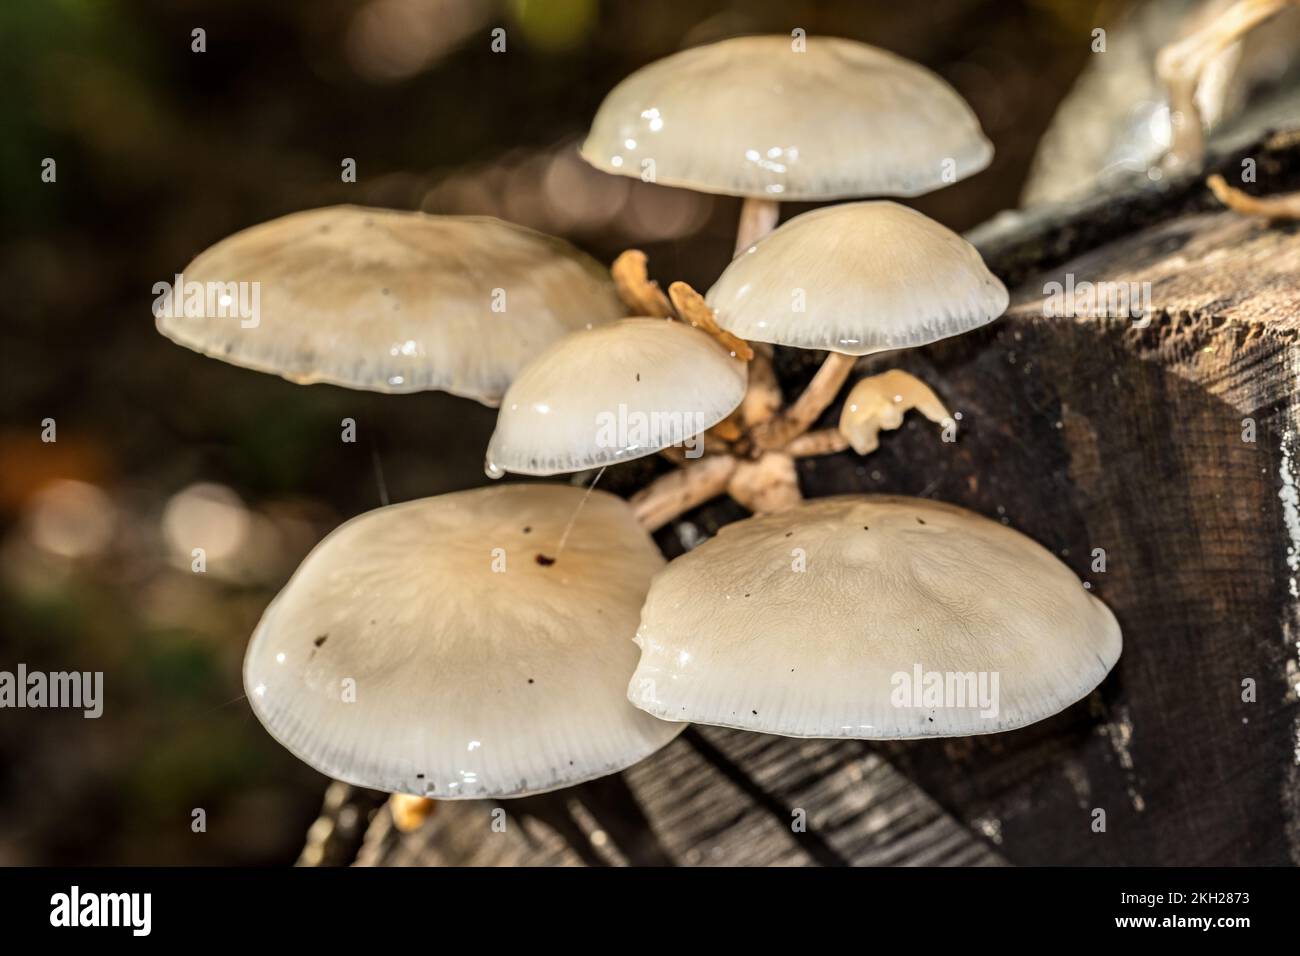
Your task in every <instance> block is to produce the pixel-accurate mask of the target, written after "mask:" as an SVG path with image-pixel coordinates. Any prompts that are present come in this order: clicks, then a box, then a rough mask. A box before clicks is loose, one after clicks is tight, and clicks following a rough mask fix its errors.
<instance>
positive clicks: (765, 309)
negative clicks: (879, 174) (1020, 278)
mask: <svg viewBox="0 0 1300 956" xmlns="http://www.w3.org/2000/svg"><path fill="white" fill-rule="evenodd" d="M706 299H707V301H708V303H709V305H710V306H712V307H713V308H714V309H716V310H717V315H718V324H719V325H721V326H722V327H723V328H724V329H726V330H727V331H728V332H731V333H733V334H735V335H738V336H740V337H741V338H743V339H749V340H750V341H754V342H771V343H773V344H775V345H789V346H793V347H795V348H804V349H827V350H829V351H832V352H843V353H844V354H846V355H868V354H870V353H872V352H883V351H886V350H888V349H898V348H909V347H912V346H917V345H926V344H928V343H930V342H936V341H938V340H939V339H944V338H948V337H949V336H953V335H960V334H961V333H963V332H969V331H970V330H971V329H974V328H978V327H979V326H981V325H986V324H987V323H989V322H992V321H993V320H994V319H996V318H997V317H998V316H999V315H1001V314H1002V313H1003V312H1004V311H1005V310H1006V307H1007V301H1008V297H1007V290H1006V287H1005V286H1004V285H1003V284H1002V283H1001V282H1000V281H998V279H997V277H996V276H994V275H993V273H991V272H989V270H988V268H987V267H986V266H985V265H984V260H983V259H981V258H980V254H979V252H978V251H977V250H976V249H975V247H974V246H972V245H971V244H970V243H969V242H967V241H966V240H965V239H963V238H962V237H961V236H959V235H957V234H956V233H955V232H953V231H952V230H951V229H947V228H945V227H943V226H941V225H939V223H937V222H935V221H934V220H933V219H930V218H929V217H927V216H925V215H922V214H921V213H919V212H917V211H916V210H915V209H909V208H907V207H906V206H900V205H898V204H897V203H892V202H888V201H880V202H859V203H846V204H844V205H840V206H828V207H826V208H824V209H815V210H813V211H812V212H806V213H804V214H803V215H801V216H795V217H794V218H793V219H791V220H790V221H789V222H787V223H786V224H785V225H783V226H781V227H780V228H779V229H777V230H776V231H775V232H772V233H771V234H769V235H768V236H767V237H765V238H764V239H762V240H761V241H759V242H758V243H755V244H754V245H753V246H751V247H750V248H749V249H748V250H747V251H745V252H743V253H741V254H740V255H739V256H737V257H736V258H735V259H734V260H733V261H732V263H731V265H729V266H728V267H727V269H726V271H725V272H723V273H722V275H721V277H719V279H718V281H717V282H716V283H714V285H713V288H711V289H710V290H709V293H708V295H707V296H706Z"/></svg>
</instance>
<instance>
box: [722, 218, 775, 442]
mask: <svg viewBox="0 0 1300 956" xmlns="http://www.w3.org/2000/svg"><path fill="white" fill-rule="evenodd" d="M780 215H781V204H780V203H779V202H777V201H776V200H774V199H753V198H750V199H746V200H745V202H744V203H743V204H742V205H741V207H740V224H739V225H738V226H737V228H736V250H735V252H734V253H733V258H734V257H735V256H738V255H740V254H741V253H742V252H744V251H745V250H746V249H748V248H749V247H750V246H752V245H753V244H754V243H756V242H758V240H760V239H762V238H763V237H764V236H766V235H767V234H768V233H769V232H771V231H772V230H773V229H774V228H775V227H776V221H777V219H778V218H779V217H780ZM781 403H782V396H781V387H780V385H778V384H777V381H776V372H774V371H773V370H772V351H771V348H770V347H767V346H759V347H758V348H756V349H754V357H753V359H751V360H750V363H749V387H748V388H747V389H746V390H745V401H744V402H743V403H742V405H741V414H742V416H743V419H744V422H745V425H746V426H747V427H749V428H753V427H755V426H756V425H761V424H763V423H764V422H766V421H768V420H769V419H770V418H771V417H772V416H773V415H775V414H776V412H777V409H779V408H780V407H781Z"/></svg>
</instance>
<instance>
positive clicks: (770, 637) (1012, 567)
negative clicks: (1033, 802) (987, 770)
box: [628, 496, 1121, 739]
mask: <svg viewBox="0 0 1300 956" xmlns="http://www.w3.org/2000/svg"><path fill="white" fill-rule="evenodd" d="M637 643H638V644H639V645H640V646H641V661H640V664H638V666H637V669H636V673H635V674H634V675H633V677H632V680H631V682H630V684H629V685H628V697H629V699H630V700H631V701H632V702H633V703H634V704H636V705H637V706H638V707H640V708H642V709H643V710H646V711H647V712H649V713H652V714H654V715H656V716H658V717H665V718H671V719H673V720H687V721H692V722H696V723H704V724H718V725H721V726H726V727H738V728H742V729H744V730H756V731H761V732H763V733H771V734H784V735H786V736H790V737H856V738H864V739H891V738H910V737H932V736H933V737H952V736H965V735H968V734H986V733H994V732H996V731H1003V730H1011V729H1013V728H1016V727H1023V726H1025V725H1026V724H1032V723H1033V722H1035V721H1037V720H1042V719H1043V718H1044V717H1048V716H1050V715H1052V714H1055V713H1056V712H1057V711H1059V710H1061V709H1063V708H1065V707H1067V706H1069V705H1070V704H1072V703H1074V702H1075V701H1077V700H1079V699H1080V698H1082V697H1083V696H1085V695H1086V694H1087V693H1088V692H1089V691H1091V690H1092V689H1093V688H1094V687H1096V686H1097V685H1098V684H1099V683H1100V682H1101V681H1102V679H1103V678H1104V677H1105V676H1106V674H1107V673H1108V672H1109V671H1110V669H1111V667H1113V666H1114V664H1115V661H1116V660H1117V659H1118V658H1119V654H1120V646H1121V642H1120V631H1119V626H1118V624H1116V622H1115V617H1114V615H1112V614H1111V612H1110V610H1109V609H1108V608H1107V607H1106V605H1104V604H1102V603H1101V601H1099V600H1098V599H1097V598H1095V597H1093V596H1092V595H1091V594H1089V593H1088V592H1087V591H1086V590H1085V589H1084V587H1083V585H1082V584H1081V583H1080V582H1079V579H1078V578H1076V577H1075V576H1074V574H1073V572H1071V571H1070V569H1069V568H1067V567H1066V566H1065V565H1064V564H1062V563H1061V562H1060V561H1058V560H1057V559H1056V558H1055V557H1054V556H1053V555H1052V554H1051V553H1050V552H1048V551H1047V550H1046V549H1045V548H1043V547H1041V546H1040V545H1038V544H1036V543H1035V542H1034V541H1032V540H1030V539H1029V538H1027V537H1025V536H1024V535H1022V534H1020V533H1019V532H1017V531H1013V530H1012V529H1011V528H1008V527H1006V526H1004V525H1002V524H999V523H998V522H996V521H990V520H988V519H987V518H983V517H980V516H979V515H976V514H974V513H972V512H969V511H964V510H962V509H961V508H955V507H952V506H950V505H945V504H939V503H937V502H933V501H929V500H925V499H920V498H893V497H877V496H852V497H837V498H824V499H819V500H816V501H812V502H808V503H806V504H804V505H801V506H799V507H798V508H795V509H793V510H789V511H785V512H781V513H779V514H773V515H765V516H762V517H753V518H747V519H745V520H743V521H739V522H736V523H735V524H730V525H727V526H725V527H723V528H722V529H721V531H720V532H719V533H718V535H717V536H716V537H714V538H712V539H710V540H709V541H706V542H705V543H704V544H702V545H700V546H698V547H696V548H695V549H694V550H692V551H689V552H687V553H686V554H684V555H682V556H681V557H679V558H677V559H676V560H674V561H673V562H672V563H671V564H669V565H668V567H667V568H666V569H665V570H664V571H663V572H661V573H660V574H659V575H657V576H656V577H655V579H654V583H653V584H652V585H651V587H650V593H649V595H648V596H647V597H646V602H645V607H644V609H643V610H642V612H641V627H640V629H639V630H638V631H637Z"/></svg>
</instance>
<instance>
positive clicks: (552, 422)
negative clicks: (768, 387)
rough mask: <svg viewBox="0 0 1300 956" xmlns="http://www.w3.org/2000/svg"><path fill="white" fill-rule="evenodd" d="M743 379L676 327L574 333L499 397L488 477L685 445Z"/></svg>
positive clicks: (629, 324)
mask: <svg viewBox="0 0 1300 956" xmlns="http://www.w3.org/2000/svg"><path fill="white" fill-rule="evenodd" d="M747 381H748V372H747V369H746V366H745V363H744V362H742V361H739V360H737V359H736V358H733V357H732V356H731V355H729V354H728V353H727V352H726V351H724V350H723V348H722V346H720V345H719V344H718V343H717V342H715V341H714V340H713V339H712V338H710V337H709V336H708V335H706V334H705V333H703V332H701V331H699V330H697V329H694V328H692V327H690V326H689V325H686V324H684V323H682V322H675V321H669V320H667V319H647V318H634V319H623V320H622V321H620V322H613V323H611V324H609V325H603V326H599V327H597V328H594V329H589V330H586V331H583V332H575V333H574V334H573V335H569V336H566V337H565V338H563V339H561V340H560V341H559V342H556V343H555V344H554V345H553V346H551V347H550V348H549V349H547V350H546V351H545V352H543V353H542V354H541V355H539V356H538V357H537V359H536V360H535V361H533V362H532V364H530V365H529V366H528V367H527V368H525V369H524V370H523V371H522V372H520V373H519V375H518V377H516V379H515V381H514V382H513V383H512V384H511V386H510V390H509V391H507V392H506V396H505V398H504V399H503V400H502V402H501V411H500V413H499V414H498V416H497V427H496V431H494V432H493V433H492V440H491V442H490V443H489V444H488V452H487V473H488V474H489V475H492V476H493V477H500V476H501V475H502V474H503V473H504V472H507V471H513V472H516V473H519V474H524V475H554V474H559V473H561V472H569V471H581V470H583V469H586V468H595V467H599V466H601V465H608V464H613V463H614V462H619V461H628V460H630V459H633V458H641V457H644V456H645V455H652V454H654V453H655V452H657V451H659V450H660V449H662V448H668V447H670V446H679V445H683V444H684V443H689V442H691V441H693V439H694V437H695V436H697V435H700V434H701V433H702V432H704V431H705V430H706V429H708V428H711V427H712V426H714V425H716V424H717V423H718V422H720V421H722V419H724V418H726V417H727V416H728V415H730V414H731V412H732V411H734V410H735V408H736V406H738V405H739V404H740V402H741V400H742V399H743V398H744V397H745V384H746V382H747ZM689 452H690V449H689V448H688V454H689Z"/></svg>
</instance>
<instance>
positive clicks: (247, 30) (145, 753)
mask: <svg viewBox="0 0 1300 956" xmlns="http://www.w3.org/2000/svg"><path fill="white" fill-rule="evenodd" d="M1128 6H1130V4H1129V3H1126V2H1124V0H1109V2H1092V0H927V2H926V3H924V4H900V3H897V2H874V0H873V2H863V0H839V2H830V0H826V2H798V0H795V2H775V0H772V2H769V0H757V2H754V0H750V2H739V0H736V2H719V0H689V2H687V0H681V2H664V3H646V2H634V0H603V2H602V0H546V2H530V0H503V2H492V0H298V2H287V0H286V2H267V0H5V2H4V3H3V4H0V50H2V51H3V53H2V55H0V177H2V178H0V182H2V183H3V186H2V187H0V214H2V215H3V221H4V225H5V228H4V230H3V233H4V235H3V239H0V287H3V288H4V289H5V290H6V294H5V301H4V305H3V326H2V331H0V355H2V356H3V369H2V370H0V388H2V389H3V403H2V411H0V415H2V417H0V460H2V462H3V467H2V468H0V602H2V605H3V618H2V619H0V669H7V670H12V669H13V668H14V667H15V666H16V665H17V663H18V662H24V663H26V664H27V665H28V667H29V668H31V669H39V670H49V671H53V670H79V671H86V670H91V671H95V670H99V671H103V672H105V696H106V703H105V708H104V714H103V716H102V717H101V718H100V719H98V720H86V719H83V718H82V716H81V715H80V713H79V712H68V711H16V710H6V711H0V863H2V864H33V863H45V864H102V863H129V864H136V863H160V864H175V863H209V864H212V863H242V864H273V863H289V862H292V861H293V860H294V858H295V857H296V855H297V852H298V850H299V848H300V847H301V845H302V837H303V833H304V831H305V829H306V828H307V826H308V824H309V823H310V821H311V820H312V819H313V817H314V816H315V813H316V811H317V809H318V807H319V803H320V798H321V793H322V790H323V786H324V783H325V781H324V778H322V777H320V776H319V775H317V774H316V773H314V772H313V771H312V770H310V769H309V768H308V767H306V766H304V765H303V764H301V763H299V762H298V761H297V760H295V759H294V758H292V757H291V756H290V755H289V754H288V753H287V752H285V751H284V750H282V749H281V748H280V747H279V746H278V745H277V744H276V743H275V742H274V741H273V740H272V739H271V738H270V737H269V736H268V735H267V734H266V733H265V732H264V731H263V730H262V729H261V727H260V725H259V724H258V723H257V721H256V720H255V719H254V717H253V715H252V713H251V711H250V710H249V709H248V707H247V706H246V704H245V703H244V701H243V700H242V696H241V695H242V689H241V685H240V664H241V660H242V656H243V652H244V646H245V642H246V640H247V638H248V635H249V634H250V633H251V631H252V629H253V626H254V624H255V623H256V621H257V619H258V617H259V615H260V614H261V612H262V610H263V608H264V607H265V605H266V604H267V602H268V601H269V600H270V598H271V597H272V596H273V595H274V594H275V592H276V591H277V590H278V588H279V587H280V586H281V585H282V584H283V583H284V582H285V581H286V580H287V578H288V576H289V574H290V573H291V572H292V570H293V568H294V567H295V565H296V564H297V562H298V561H299V560H300V559H301V558H302V557H303V555H305V554H306V552H307V551H308V550H309V549H310V548H311V547H312V545H313V544H314V543H315V542H316V541H318V540H319V539H320V537H321V536H323V534H324V533H325V532H326V531H328V530H329V529H330V528H332V527H333V526H335V525H336V524H337V523H339V522H340V521H342V520H343V519H345V518H347V517H350V516H352V515H354V514H356V513H358V512H361V511H364V510H367V509H370V508H373V507H376V506H377V505H378V504H379V503H380V497H381V490H380V486H379V471H380V470H381V471H382V475H383V479H384V481H385V483H386V486H387V494H388V496H390V497H391V498H392V500H394V501H398V500H403V499H409V498H415V497H421V496H426V495H432V494H438V493H441V492H445V491H452V490H456V489H461V488H466V487H471V486H474V485H478V484H482V483H484V481H485V479H484V477H483V473H482V454H483V449H484V447H485V445H486V442H487V438H488V435H489V434H490V431H491V427H492V423H493V420H494V414H493V412H492V411H491V410H489V409H486V408H483V407H481V406H479V405H477V404H474V403H472V402H468V401H462V400H458V399H454V398H451V397H450V396H446V395H441V394H424V395H412V396H383V395H373V394H367V393H360V392H349V391H345V390H342V389H338V388H333V387H330V386H324V385H316V386H311V387H299V386H295V385H292V384H290V383H288V382H285V381H281V380H280V379H278V378H274V377H271V376H267V375H260V374H257V373H255V372H251V371H244V370H241V369H238V368H234V367H232V366H228V365H225V364H222V363H220V362H216V361H212V360H211V359H207V358H203V357H200V356H199V355H197V354H194V353H192V352H189V351H187V350H185V349H182V348H179V347H177V346H175V345H173V344H171V343H170V342H168V341H166V340H165V339H163V338H162V337H161V336H160V335H158V334H157V333H156V332H155V331H154V325H153V319H152V315H151V313H150V306H151V303H152V300H153V294H152V286H153V284H154V283H155V282H159V281H170V279H171V277H172V275H173V274H174V273H175V272H178V271H180V270H181V269H182V268H183V267H184V266H185V264H186V263H187V262H188V261H189V260H190V259H191V258H192V257H193V256H194V255H196V254H197V253H198V252H199V251H201V250H202V249H204V248H205V247H207V246H208V245H210V244H212V243H214V242H216V241H217V240H219V239H221V238H222V237H224V236H227V235H229V234H230V233H232V232H235V231H237V230H239V229H242V228H244V227H246V226H249V225H252V224H254V223H257V222H261V221H264V220H267V219H271V218H274V217H276V216H280V215H282V214H285V213H288V212H292V211H294V210H298V209H304V208H308V207H313V206H322V205H327V204H332V203H339V202H353V203H363V204H370V205H378V206H388V207H396V208H409V209H424V210H427V211H431V212H454V213H486V214H492V215H497V216H501V217H503V218H506V219H510V220H514V221H516V222H520V223H524V224H526V225H529V226H533V227H535V228H538V229H541V230H544V231H547V232H551V233H555V234H559V235H563V236H566V237H567V238H569V239H571V240H572V241H574V242H575V243H577V244H578V245H580V246H582V247H583V248H585V249H587V250H588V251H590V252H591V253H593V254H594V255H596V256H597V257H599V258H601V259H602V260H604V261H606V262H608V261H610V260H611V259H612V258H613V257H614V256H615V255H616V254H617V253H618V252H619V251H621V250H622V249H624V248H627V247H630V246H637V247H640V248H643V249H644V250H645V251H646V252H647V253H648V254H649V256H650V261H651V266H652V269H653V270H654V272H655V273H656V275H657V276H658V277H659V278H661V279H674V278H681V279H685V280H687V281H689V282H691V283H692V284H693V285H695V286H696V287H697V288H700V289H704V288H706V287H707V286H708V285H709V284H710V283H711V282H712V280H713V279H714V278H715V277H716V276H717V274H718V273H719V272H720V271H721V269H722V268H723V266H724V265H725V264H726V262H727V261H728V259H729V256H730V252H731V244H732V237H733V235H734V229H735V222H736V216H737V213H738V210H739V203H738V201H737V200H733V199H725V198H710V197H705V196H701V195H698V194H694V193H689V192H685V191H675V190H672V189H668V188H662V187H657V186H652V185H645V184H642V183H639V182H634V181H633V180H630V179H624V178H616V177H611V176H606V175H604V174H602V173H598V172H596V171H594V170H592V169H589V168H587V167H586V166H585V165H584V164H583V163H582V162H581V160H579V158H578V156H577V152H576V144H577V143H578V141H579V140H580V138H581V136H582V135H583V134H584V132H585V130H586V128H587V124H588V122H589V120H590V119H591V117H592V115H593V113H594V111H595V109H596V106H597V104H598V103H599V102H600V100H601V98H602V96H603V95H604V94H605V93H606V92H607V91H608V90H609V89H610V88H611V87H613V86H614V84H615V83H616V82H617V81H618V80H620V79H621V78H623V77H624V76H626V75H627V74H628V73H630V72H631V71H633V70H634V69H636V68H637V67H639V66H642V65H643V64H645V63H648V62H650V61H652V60H655V59H658V58H660V57H663V56H665V55H667V54H669V53H671V52H673V51H675V50H677V49H679V48H681V47H683V46H689V45H695V44H699V43H703V42H707V41H710V40H715V39H720V38H723V37H726V36H731V35H737V34H743V33H759V32H764V33H765V32H774V33H786V34H788V33H789V31H790V30H791V29H793V28H794V27H802V28H803V29H805V30H806V31H807V32H808V34H809V35H810V36H816V35H818V34H822V35H837V36H844V37H851V38H854V39H858V40H863V41H866V42H869V43H873V44H876V45H879V46H883V47H885V48H887V49H890V50H893V51H895V52H898V53H900V54H902V55H904V56H907V57H910V58H912V59H914V60H917V61H919V62H921V63H923V64H926V65H928V66H929V67H931V68H932V69H934V70H935V71H937V72H938V73H939V74H941V75H942V76H943V77H945V78H946V79H947V80H948V81H949V82H951V83H952V84H953V85H954V86H955V87H956V88H957V89H958V90H959V91H960V93H961V94H962V95H963V96H964V97H965V98H966V99H967V100H968V101H969V102H970V103H971V105H972V106H973V107H974V109H975V111H976V113H978V115H979V117H980V120H981V122H982V123H983V126H984V129H985V130H986V132H987V133H988V135H989V137H990V138H991V139H992V140H993V142H994V144H995V146H996V149H997V155H996V158H995V160H994V163H993V165H992V166H991V167H990V168H989V169H988V170H987V171H985V172H984V173H982V174H980V175H978V176H975V177H973V178H972V179H970V180H967V181H965V182H962V183H960V184H958V185H956V186H952V187H949V188H947V189H944V190H942V191H940V192H938V193H935V194H933V195H931V196H927V197H924V198H922V199H920V200H917V201H916V202H915V205H916V206H917V207H918V208H920V209H922V210H923V211H925V212H926V213H928V214H929V215H931V216H934V217H935V218H937V219H939V220H940V221H942V222H944V223H945V224H947V225H949V226H951V227H953V228H955V229H959V230H960V229H966V228H969V227H971V226H973V225H975V224H977V223H979V222H981V221H983V220H985V219H987V218H988V217H989V216H991V215H993V214H994V213H996V212H997V211H999V210H1001V209H1004V208H1008V207H1014V206H1016V205H1017V197H1018V196H1019V194H1020V191H1021V187H1022V185H1023V183H1024V181H1025V177H1026V174H1027V171H1028V169H1029V166H1030V162H1031V159H1032V157H1033V152H1034V149H1035V146H1036V144H1037V142H1038V139H1039V137H1040V136H1041V135H1042V133H1043V130H1044V129H1045V128H1046V126H1047V124H1048V122H1049V121H1050V119H1051V117H1052V114H1053V111H1054V110H1055V108H1056V106H1057V104H1058V103H1059V102H1060V101H1061V99H1062V98H1063V97H1064V96H1065V94H1066V93H1067V92H1068V90H1069V88H1070V85H1071V83H1072V82H1073V80H1074V78H1075V77H1076V76H1077V75H1078V73H1079V72H1080V70H1081V69H1082V68H1083V67H1084V66H1085V64H1086V62H1087V61H1088V59H1089V57H1090V55H1091V54H1090V34H1091V31H1092V30H1093V28H1094V27H1096V26H1099V25H1100V26H1105V25H1108V24H1109V23H1110V22H1112V21H1113V19H1114V18H1115V17H1117V16H1119V15H1121V14H1122V13H1123V12H1124V11H1125V9H1126V7H1128ZM497 26H501V27H504V28H505V29H506V31H507V37H508V52H507V53H505V54H493V53H492V52H491V51H490V46H489V44H490V31H491V30H492V29H493V28H494V27H497ZM197 27H201V28H203V29H204V30H205V31H206V45H207V49H206V52H203V53H196V52H192V50H191V43H192V38H191V31H192V30H194V29H195V28H197ZM45 157H51V158H54V159H55V160H56V161H57V182H55V183H43V182H42V181H41V178H40V173H41V163H42V160H43V159H44V158H45ZM345 157H351V158H354V159H355V160H356V162H357V167H358V182H357V183H355V184H345V183H343V182H341V181H340V164H341V162H342V160H343V159H344V158H345ZM798 211H801V209H800V207H797V206H794V207H791V208H789V209H786V210H783V212H784V214H785V216H787V217H788V216H789V215H792V214H794V213H795V212H798ZM344 417H351V418H354V419H355V420H356V421H357V423H358V433H359V440H358V441H357V443H356V444H344V443H342V442H341V441H340V439H339V433H340V424H339V423H340V420H341V419H342V418H344ZM47 418H52V419H54V420H55V421H56V422H57V438H58V440H57V442H56V443H52V444H48V443H43V442H42V441H41V430H42V425H41V422H42V420H43V419H47ZM377 463H378V464H379V466H380V467H379V468H378V469H377V467H376V464H377ZM887 477H888V476H886V479H887ZM886 484H888V482H887V480H886ZM196 541H202V542H204V543H205V545H206V549H207V556H208V570H207V573H206V574H194V573H192V572H191V570H190V548H191V547H192V546H193V542H196ZM195 808H202V809H204V810H205V811H206V815H207V830H206V832H202V833H195V832H193V830H192V828H191V819H192V811H193V810H194V809H195Z"/></svg>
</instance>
